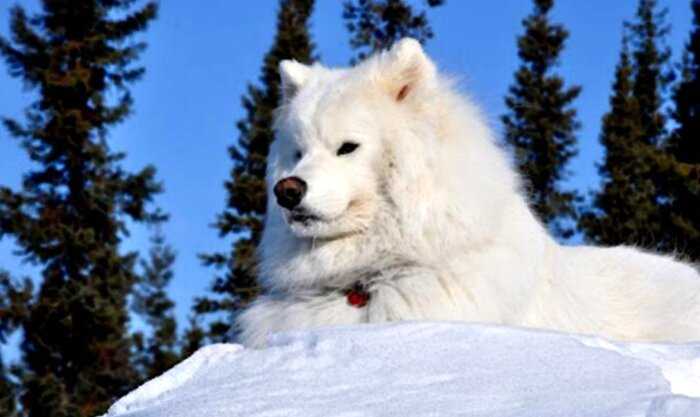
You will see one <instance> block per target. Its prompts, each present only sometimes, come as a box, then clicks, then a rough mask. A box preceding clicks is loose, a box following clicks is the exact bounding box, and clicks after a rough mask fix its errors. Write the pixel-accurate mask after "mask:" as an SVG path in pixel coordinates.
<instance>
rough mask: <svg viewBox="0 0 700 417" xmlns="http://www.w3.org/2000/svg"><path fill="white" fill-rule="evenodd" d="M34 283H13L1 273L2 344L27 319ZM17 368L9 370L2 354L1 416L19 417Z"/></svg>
mask: <svg viewBox="0 0 700 417" xmlns="http://www.w3.org/2000/svg"><path fill="white" fill-rule="evenodd" d="M32 293H33V289H32V283H31V281H30V280H28V279H26V280H24V282H22V283H17V282H13V281H12V280H11V279H10V274H9V273H7V272H5V271H0V344H2V345H4V344H6V343H7V337H8V336H9V335H10V334H11V333H13V332H14V331H15V330H16V329H17V328H18V327H19V326H20V325H21V323H22V321H23V320H24V319H25V318H26V317H27V305H28V304H29V302H30V300H31V298H32ZM19 371H20V370H19V369H17V368H16V367H15V369H14V372H13V369H12V368H9V369H8V368H7V366H6V364H5V362H4V361H3V358H2V354H0V416H7V417H15V416H18V415H19V414H18V413H19V411H18V408H17V388H18V387H17V383H16V379H17V376H18V375H17V374H18V372H19Z"/></svg>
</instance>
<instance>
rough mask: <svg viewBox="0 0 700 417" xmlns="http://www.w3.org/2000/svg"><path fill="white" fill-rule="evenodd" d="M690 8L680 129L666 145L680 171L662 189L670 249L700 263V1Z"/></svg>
mask: <svg viewBox="0 0 700 417" xmlns="http://www.w3.org/2000/svg"><path fill="white" fill-rule="evenodd" d="M691 7H692V10H693V16H694V19H693V28H692V31H691V34H690V40H689V42H688V44H687V45H686V48H685V53H684V56H683V62H682V64H681V79H680V82H679V83H678V85H677V86H676V88H675V89H674V93H673V101H674V104H675V106H674V110H673V113H672V116H673V119H674V121H675V122H676V124H677V127H676V129H674V131H673V132H672V134H671V136H670V138H669V140H668V142H667V144H666V145H667V146H666V150H667V152H668V153H670V155H671V156H672V157H673V158H674V159H675V161H676V164H677V165H680V169H679V170H676V173H677V175H675V176H672V177H671V178H670V181H667V182H664V183H662V185H661V187H662V197H664V198H663V199H662V200H663V201H667V204H666V207H665V209H666V212H665V213H666V218H667V221H666V224H665V225H664V227H665V231H666V233H667V235H668V239H667V240H668V246H669V247H670V248H671V249H674V250H677V251H679V252H681V253H683V254H685V255H687V256H689V257H690V258H691V259H693V260H695V261H700V174H698V173H699V172H700V1H698V0H694V1H692V2H691ZM684 166H685V167H684ZM691 167H692V169H691ZM684 168H685V169H684Z"/></svg>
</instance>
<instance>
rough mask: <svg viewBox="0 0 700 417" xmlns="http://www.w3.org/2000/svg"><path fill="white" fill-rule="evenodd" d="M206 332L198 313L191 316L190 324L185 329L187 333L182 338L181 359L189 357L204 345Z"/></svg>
mask: <svg viewBox="0 0 700 417" xmlns="http://www.w3.org/2000/svg"><path fill="white" fill-rule="evenodd" d="M206 336H207V335H206V332H205V330H204V329H203V328H202V327H201V325H200V323H199V320H198V318H197V316H196V315H194V316H192V317H190V322H189V325H188V326H187V329H186V330H185V334H184V336H183V337H182V340H181V342H182V343H181V346H180V360H182V359H186V358H188V357H189V356H190V355H191V354H193V353H194V352H196V351H197V349H199V348H201V347H202V346H203V345H204V339H205V338H206Z"/></svg>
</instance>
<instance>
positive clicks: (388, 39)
mask: <svg viewBox="0 0 700 417" xmlns="http://www.w3.org/2000/svg"><path fill="white" fill-rule="evenodd" d="M41 4H42V9H41V11H40V12H39V13H38V14H36V15H32V16H29V15H27V13H26V11H25V10H24V9H23V8H21V7H15V8H13V9H12V11H11V16H10V24H11V26H10V27H11V36H10V38H7V39H6V38H0V55H2V57H3V58H4V60H5V62H6V64H7V68H8V70H9V72H10V74H11V75H12V76H14V77H16V78H18V79H20V80H22V82H23V83H24V84H25V85H27V86H29V87H31V88H32V89H33V90H35V91H36V92H37V93H38V94H37V99H36V101H35V102H34V103H32V104H31V105H30V106H29V107H28V108H27V109H26V117H25V118H24V120H11V119H5V120H4V125H5V127H6V132H8V133H9V134H10V136H12V137H14V138H16V140H18V141H19V144H20V145H21V146H22V148H23V149H24V150H25V152H26V153H27V155H28V157H29V158H30V160H31V161H32V162H33V163H32V165H31V166H32V169H31V170H29V171H27V172H25V173H24V176H23V180H22V184H21V186H20V187H18V188H17V189H11V188H9V187H5V186H2V185H1V184H0V238H11V239H13V240H14V241H15V242H16V243H17V246H18V249H19V253H18V255H19V256H21V257H22V259H23V260H25V261H27V262H29V263H31V264H32V265H35V266H36V267H37V269H38V271H40V272H39V275H38V276H36V277H31V279H30V278H24V277H18V276H14V275H12V274H11V273H10V272H9V271H3V270H0V342H3V343H5V342H6V341H7V338H8V337H9V335H10V334H12V333H13V332H20V334H21V343H20V346H19V348H20V353H21V355H20V359H19V360H18V361H17V362H16V363H5V361H3V360H2V357H0V416H31V417H39V416H51V417H59V416H61V417H63V416H66V417H67V416H71V417H72V416H86V417H87V416H95V415H99V414H100V413H102V412H104V411H105V410H106V408H107V407H108V406H109V405H110V404H111V402H113V401H114V400H115V399H116V398H118V397H120V396H122V395H123V394H125V393H126V392H128V391H129V390H131V389H133V388H134V387H135V386H137V385H138V384H140V383H142V382H143V381H145V380H147V379H149V378H152V377H154V376H156V375H158V374H160V373H162V372H163V371H165V370H166V369H168V368H169V367H171V366H172V365H173V364H175V363H177V362H178V361H180V360H181V359H182V358H184V357H186V356H188V355H189V354H190V353H192V352H193V351H194V350H196V349H197V348H199V347H200V346H201V345H202V344H204V343H211V342H218V341H229V340H231V339H232V338H233V337H235V336H234V335H232V329H231V322H232V317H233V316H234V315H235V314H236V312H237V311H239V310H240V309H241V308H243V307H245V306H246V305H247V304H248V303H250V302H251V301H252V300H253V299H254V298H255V297H256V295H257V294H258V291H259V288H258V285H257V271H256V264H257V261H256V254H255V246H256V244H257V243H258V241H259V239H260V236H261V232H262V227H263V226H262V225H263V223H262V220H263V216H264V212H265V202H266V196H265V185H264V174H265V169H266V159H267V154H268V151H269V147H270V144H271V142H272V140H273V138H274V137H273V133H272V131H271V129H270V126H271V120H272V114H273V110H274V108H275V107H276V106H277V103H278V100H279V97H280V83H279V78H278V74H277V66H278V64H279V62H280V61H281V60H282V59H289V58H293V59H296V60H297V61H300V62H306V63H308V62H311V61H314V60H316V59H318V58H319V57H318V55H317V53H316V52H315V47H314V43H313V40H312V36H311V34H310V32H309V19H310V17H311V16H312V13H313V6H314V1H313V0H281V1H280V4H279V8H278V14H277V27H276V32H275V35H274V38H273V41H272V45H271V47H270V49H269V50H268V51H267V53H266V55H265V56H264V59H263V63H262V68H261V74H260V78H259V80H258V82H257V83H253V84H250V85H249V86H248V89H247V92H246V94H245V95H244V97H243V98H242V102H241V105H242V107H243V109H244V110H245V117H244V118H243V119H242V120H240V121H238V123H237V130H238V138H237V140H236V141H235V143H233V144H232V145H231V146H230V148H229V154H230V157H231V161H232V168H231V172H230V177H229V178H228V179H227V181H226V183H225V189H226V197H227V198H226V203H225V207H224V209H223V210H222V212H221V213H220V214H219V215H218V217H217V218H216V219H215V227H216V229H217V231H218V233H219V235H220V237H221V238H226V239H230V240H233V243H232V246H231V247H230V248H229V249H228V250H226V251H224V252H221V253H208V254H201V255H200V256H201V259H202V263H203V264H204V265H205V266H207V267H211V268H212V270H213V271H215V276H214V278H213V280H212V283H211V288H210V293H209V294H207V295H204V296H201V297H199V298H197V299H196V300H195V304H194V306H193V311H192V315H191V318H190V320H189V322H188V323H187V324H186V325H185V326H184V329H181V330H178V325H177V322H176V319H175V315H174V303H173V301H172V300H171V299H170V298H169V296H168V292H167V286H168V284H169V282H170V281H171V279H172V277H173V269H172V266H173V263H174V261H175V258H176V254H175V253H174V251H173V249H172V248H171V247H170V245H169V244H168V243H167V240H166V237H165V236H164V235H163V233H162V231H161V229H162V225H163V224H164V222H166V221H167V219H168V216H167V213H163V212H162V210H160V209H159V208H158V205H157V202H156V198H157V195H158V193H159V192H160V191H161V190H162V184H161V182H160V181H159V180H158V178H157V175H156V171H155V169H154V168H153V167H151V166H147V167H144V168H143V169H141V170H139V171H136V172H129V171H127V170H125V169H124V168H123V166H122V161H123V159H124V157H125V155H124V154H121V153H116V152H114V151H112V150H111V149H110V147H109V143H108V133H109V131H110V129H111V128H112V127H113V126H114V125H116V124H118V123H121V122H122V121H124V120H125V119H126V118H127V116H128V115H129V113H130V109H131V106H132V97H131V95H130V94H129V90H128V88H129V86H130V85H131V84H132V83H133V82H135V81H137V80H138V79H139V78H141V77H142V76H143V75H144V68H142V67H140V66H139V65H138V59H139V55H140V53H141V52H142V51H143V50H144V48H145V47H146V44H145V42H143V41H140V40H139V37H142V36H143V33H144V32H145V31H146V29H147V27H148V24H149V22H151V21H152V20H153V19H155V18H156V15H157V9H158V8H157V5H156V4H155V3H151V2H146V3H145V4H142V5H140V6H137V5H135V2H134V1H133V0H109V1H107V0H83V1H81V2H74V1H71V0H43V1H42V3H41ZM442 5H443V1H442V0H426V1H425V2H424V3H422V5H420V7H418V6H415V5H414V6H411V5H409V3H408V2H406V1H403V0H353V1H346V2H345V3H344V6H343V15H342V18H343V20H344V22H345V25H346V27H347V29H348V33H349V44H350V47H351V48H352V50H353V51H354V56H352V57H350V58H349V61H350V62H356V61H357V60H359V59H362V58H363V57H365V56H367V55H368V54H370V53H372V52H373V51H376V50H380V49H383V48H386V47H387V46H388V45H390V44H391V43H392V42H394V41H395V40H397V39H400V38H402V37H404V36H412V37H414V38H416V39H419V40H420V41H421V42H426V41H428V40H429V39H430V38H432V37H433V31H432V28H431V27H430V25H429V22H428V13H429V11H430V9H431V8H434V7H439V6H442ZM553 6H554V4H553V0H533V11H532V13H531V14H530V15H529V16H527V17H526V18H525V19H524V20H523V22H522V24H523V32H522V34H521V35H520V36H519V37H518V39H517V46H518V54H519V57H520V59H521V65H520V67H519V68H518V69H517V71H516V73H515V77H514V81H513V83H512V85H511V88H510V89H509V92H508V94H507V97H506V98H505V103H506V106H507V109H508V111H507V114H505V115H503V117H502V121H503V126H504V142H505V144H506V145H507V146H508V147H510V148H511V149H512V151H513V155H514V158H515V162H516V164H517V166H518V167H519V169H520V170H521V171H522V173H523V176H524V179H525V187H526V189H527V191H528V193H529V194H530V197H531V201H532V204H533V207H534V208H535V210H536V211H537V213H538V214H539V215H540V217H541V218H542V221H543V222H544V223H545V224H547V225H548V227H549V228H550V229H551V230H552V231H553V233H555V234H557V235H558V236H560V237H561V238H562V239H567V238H570V237H571V236H574V235H576V234H578V235H581V236H583V237H584V238H585V239H587V240H589V241H591V242H595V243H601V244H609V245H614V244H621V243H626V244H634V245H638V246H643V247H648V248H651V249H658V250H662V251H667V252H675V253H677V254H680V255H683V256H686V257H688V258H689V259H693V260H696V261H698V260H700V208H699V207H700V135H698V133H697V132H699V131H700V0H693V1H691V2H690V10H692V12H693V14H692V15H693V17H694V20H693V26H692V31H691V33H690V36H689V40H688V43H687V45H686V46H685V50H684V53H683V59H682V61H681V62H679V63H672V62H671V54H670V51H669V49H668V47H667V46H666V42H665V37H666V36H667V34H668V30H669V28H668V26H667V24H666V22H665V15H666V11H665V10H664V9H661V8H660V7H659V5H658V4H657V2H656V1H655V0H639V4H638V9H637V12H636V15H635V16H631V19H630V21H629V22H626V23H625V24H624V25H623V27H621V29H622V32H623V35H622V37H621V39H620V42H621V44H622V46H621V52H620V58H619V62H618V65H617V68H616V69H615V74H614V75H615V81H614V84H613V86H612V92H611V94H610V104H609V110H608V112H607V113H606V114H605V116H604V117H603V120H602V127H601V134H600V142H601V144H602V145H603V146H604V148H605V150H606V155H605V159H604V160H603V162H602V163H601V165H599V170H600V173H601V176H602V183H601V184H600V187H599V189H597V190H596V191H595V192H593V193H592V194H591V195H584V194H583V193H582V191H581V190H573V189H567V188H566V184H567V183H566V180H567V179H568V177H569V176H570V175H571V174H570V172H569V169H568V163H569V161H570V160H571V158H572V157H574V156H575V155H576V153H577V150H578V137H577V132H578V129H579V127H580V123H579V121H578V119H577V114H576V110H575V102H576V98H577V96H578V95H579V94H580V91H581V87H580V86H575V85H567V83H565V82H564V80H563V77H562V76H561V74H558V73H557V71H556V70H557V67H558V65H559V61H560V56H561V53H562V51H563V49H564V47H565V42H566V39H567V37H568V32H567V30H566V29H565V28H564V26H563V25H562V24H559V23H553V22H552V21H551V18H550V13H551V10H552V8H553ZM4 146H10V145H9V144H6V145H4ZM129 224H141V225H145V226H147V227H148V228H149V229H150V230H151V232H152V239H151V247H150V249H149V250H148V251H147V252H145V253H136V252H126V251H125V250H124V249H123V247H122V243H123V241H124V239H126V238H127V237H128V232H129V230H128V225H129ZM134 316H139V317H140V318H141V320H142V321H143V323H144V326H143V327H142V328H139V329H137V330H132V329H130V328H129V326H128V325H129V321H130V318H132V317H134Z"/></svg>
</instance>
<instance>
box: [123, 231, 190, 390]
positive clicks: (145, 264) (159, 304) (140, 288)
mask: <svg viewBox="0 0 700 417" xmlns="http://www.w3.org/2000/svg"><path fill="white" fill-rule="evenodd" d="M151 245H152V246H151V249H150V251H149V258H148V260H141V269H142V271H143V273H142V274H141V277H140V279H139V281H138V283H137V284H136V286H135V288H134V292H133V309H134V311H135V312H136V313H137V314H139V315H141V316H142V317H143V318H144V320H145V321H146V323H147V324H148V326H149V327H150V333H151V334H150V336H148V337H146V336H144V335H143V333H141V332H139V333H136V334H135V335H134V340H135V349H136V365H137V366H138V369H139V371H140V372H141V375H142V377H143V379H144V380H148V379H151V378H154V377H156V376H158V375H160V374H162V373H163V372H165V371H167V370H168V369H170V368H172V367H173V366H174V365H175V364H176V363H177V362H178V361H179V359H180V357H179V354H178V352H177V346H176V345H177V321H176V319H175V314H174V312H173V309H174V307H175V304H174V303H173V301H172V300H170V298H169V297H168V294H167V293H166V288H167V286H168V284H169V283H170V281H171V280H172V278H173V271H172V268H173V264H174V263H175V252H174V251H173V249H172V248H171V247H170V246H169V245H168V244H166V243H165V237H164V236H163V234H162V232H161V230H160V229H159V228H158V229H157V230H156V231H155V233H154V234H153V236H152V237H151Z"/></svg>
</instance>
